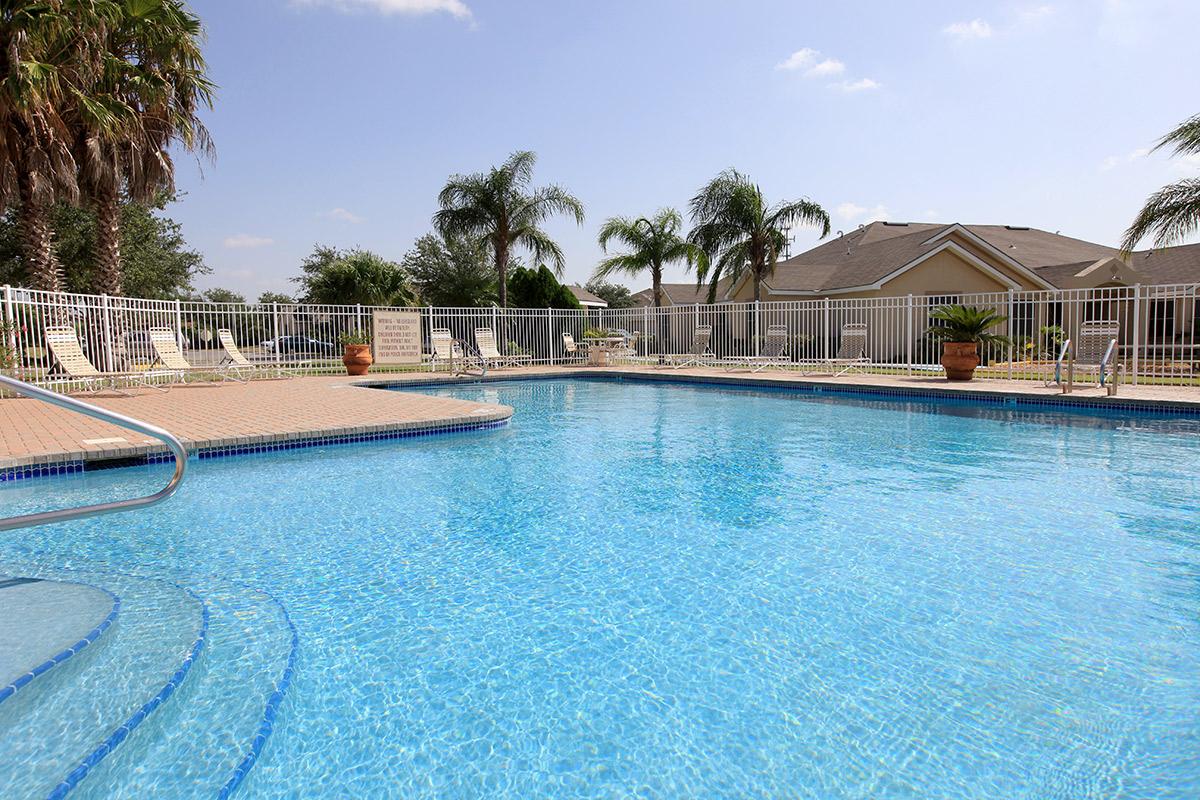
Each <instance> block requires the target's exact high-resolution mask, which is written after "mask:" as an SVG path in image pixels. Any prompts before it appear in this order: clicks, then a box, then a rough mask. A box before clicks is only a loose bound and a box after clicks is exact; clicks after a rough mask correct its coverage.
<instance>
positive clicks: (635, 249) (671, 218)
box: [592, 208, 704, 308]
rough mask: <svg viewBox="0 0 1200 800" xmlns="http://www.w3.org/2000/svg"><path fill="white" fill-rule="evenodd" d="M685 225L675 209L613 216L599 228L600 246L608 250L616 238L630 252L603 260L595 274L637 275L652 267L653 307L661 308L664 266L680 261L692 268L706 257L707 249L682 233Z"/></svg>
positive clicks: (599, 276)
mask: <svg viewBox="0 0 1200 800" xmlns="http://www.w3.org/2000/svg"><path fill="white" fill-rule="evenodd" d="M682 227H683V217H681V216H680V215H679V212H678V211H676V210H675V209H673V208H664V209H661V210H660V211H659V212H658V213H656V214H655V215H654V217H653V218H646V217H639V218H638V219H630V218H629V217H612V218H610V219H609V220H607V221H606V222H605V223H604V226H603V227H601V228H600V247H601V248H602V249H603V250H604V252H605V253H607V252H608V244H609V242H611V241H612V240H614V239H616V240H617V241H619V242H621V243H622V244H624V245H625V246H626V247H627V248H628V249H629V250H630V252H628V253H622V254H619V255H615V256H609V257H608V258H606V259H604V260H603V261H601V262H600V264H599V266H597V267H596V272H595V273H594V274H593V276H592V277H593V278H595V279H603V278H609V277H612V276H613V275H615V274H617V273H620V272H623V273H625V274H626V275H631V276H637V275H640V274H642V273H643V272H646V271H647V270H649V272H650V281H651V286H652V287H653V288H652V291H653V293H654V307H655V308H658V307H660V306H661V305H662V271H663V267H665V266H666V265H667V264H672V263H675V262H679V261H683V262H686V263H687V265H688V267H693V266H696V265H698V264H700V262H701V261H702V260H703V258H704V251H702V250H701V249H700V248H699V247H697V246H696V245H694V244H692V243H691V242H688V241H686V240H685V239H684V238H683V237H681V236H680V235H679V229H680V228H682Z"/></svg>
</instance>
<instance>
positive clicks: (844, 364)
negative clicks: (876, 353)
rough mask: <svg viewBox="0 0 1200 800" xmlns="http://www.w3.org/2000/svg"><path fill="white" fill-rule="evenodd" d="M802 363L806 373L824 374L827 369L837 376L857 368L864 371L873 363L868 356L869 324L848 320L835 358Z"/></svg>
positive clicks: (843, 328)
mask: <svg viewBox="0 0 1200 800" xmlns="http://www.w3.org/2000/svg"><path fill="white" fill-rule="evenodd" d="M800 363H801V368H802V370H803V372H804V374H805V375H817V374H823V373H824V372H825V371H826V370H827V371H828V372H829V374H830V375H832V376H833V377H835V378H836V377H839V376H841V375H845V374H846V373H848V372H852V371H855V370H857V371H858V372H862V371H863V370H864V368H865V367H867V366H869V365H870V363H871V359H870V358H868V357H867V324H866V323H865V322H847V323H846V324H845V325H843V326H842V336H841V339H840V340H839V341H838V349H837V353H835V354H834V356H833V358H820V359H813V360H805V361H802V362H800Z"/></svg>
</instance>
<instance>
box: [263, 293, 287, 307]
mask: <svg viewBox="0 0 1200 800" xmlns="http://www.w3.org/2000/svg"><path fill="white" fill-rule="evenodd" d="M258 302H259V303H261V304H263V305H269V304H271V303H279V305H281V306H290V305H292V304H294V303H295V302H296V298H294V297H292V296H291V295H290V294H283V293H282V292H263V293H262V294H260V295H259V296H258Z"/></svg>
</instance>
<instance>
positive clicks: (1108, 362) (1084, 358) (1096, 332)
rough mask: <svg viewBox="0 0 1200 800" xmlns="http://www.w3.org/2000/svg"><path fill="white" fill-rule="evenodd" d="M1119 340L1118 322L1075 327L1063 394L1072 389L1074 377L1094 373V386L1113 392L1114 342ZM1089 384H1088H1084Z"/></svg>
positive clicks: (1117, 377) (1116, 367)
mask: <svg viewBox="0 0 1200 800" xmlns="http://www.w3.org/2000/svg"><path fill="white" fill-rule="evenodd" d="M1120 338H1121V323H1119V322H1117V321H1116V320H1113V319H1095V320H1090V321H1088V322H1084V323H1083V324H1081V325H1080V326H1079V335H1078V336H1076V337H1075V340H1074V343H1073V346H1072V348H1071V356H1070V361H1069V362H1068V363H1067V384H1066V388H1065V390H1064V391H1067V392H1070V391H1072V390H1074V388H1075V385H1076V383H1077V381H1076V375H1078V374H1079V373H1080V372H1083V373H1084V374H1089V373H1095V375H1096V383H1095V384H1094V385H1096V386H1099V387H1100V388H1101V389H1104V390H1106V391H1107V393H1108V394H1110V395H1114V394H1116V393H1117V384H1118V383H1119V381H1120V368H1121V365H1120V364H1119V363H1118V360H1117V357H1118V356H1119V355H1120V351H1119V349H1118V342H1119V341H1120ZM1084 384H1085V385H1091V381H1084Z"/></svg>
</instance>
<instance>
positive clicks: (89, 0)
mask: <svg viewBox="0 0 1200 800" xmlns="http://www.w3.org/2000/svg"><path fill="white" fill-rule="evenodd" d="M116 11H117V7H116V5H115V4H114V3H112V2H106V1H105V0H55V1H54V2H41V3H32V2H5V3H2V4H0V210H6V209H7V208H8V207H9V206H10V205H13V204H17V205H18V216H17V218H16V219H17V222H18V227H19V231H20V238H21V249H22V254H23V256H24V258H25V260H26V262H27V267H28V275H29V283H30V285H32V286H33V287H34V288H37V289H46V290H49V291H58V290H60V289H62V288H63V275H62V269H61V265H60V264H59V262H58V259H57V254H56V252H55V250H54V239H53V231H54V229H53V217H54V212H55V208H54V204H55V202H56V201H65V202H74V201H75V200H77V198H78V194H79V187H78V184H77V181H76V161H75V158H74V156H73V154H72V153H71V145H72V142H73V136H72V131H71V126H70V123H69V120H68V115H66V114H65V113H64V110H65V108H66V107H67V105H68V103H69V101H70V100H71V99H78V100H79V101H81V102H87V101H89V100H90V99H91V98H90V97H89V91H90V88H91V83H92V82H93V76H94V74H95V72H96V70H97V68H98V64H97V63H96V62H97V59H96V53H97V52H98V48H97V41H98V39H99V38H100V37H102V35H103V31H104V30H105V27H106V25H107V24H108V23H109V22H110V21H111V17H112V15H113V14H114V13H115V12H116ZM95 110H96V112H97V114H98V115H103V114H104V109H103V107H102V106H99V107H97V108H96V109H95Z"/></svg>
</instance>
